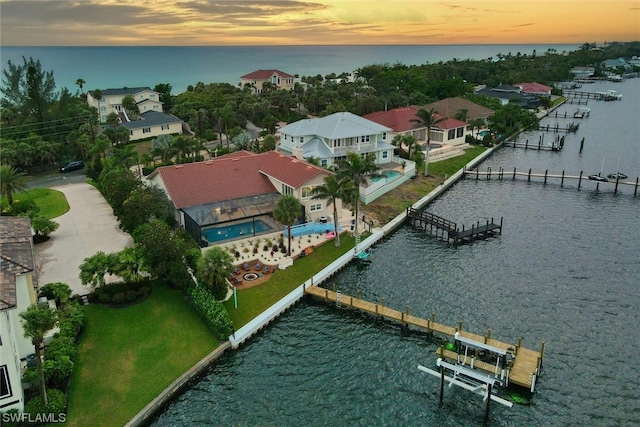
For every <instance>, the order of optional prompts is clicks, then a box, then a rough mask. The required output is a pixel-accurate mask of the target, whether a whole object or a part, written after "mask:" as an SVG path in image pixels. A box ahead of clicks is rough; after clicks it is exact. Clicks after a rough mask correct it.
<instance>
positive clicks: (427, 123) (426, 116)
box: [411, 108, 446, 176]
mask: <svg viewBox="0 0 640 427" xmlns="http://www.w3.org/2000/svg"><path fill="white" fill-rule="evenodd" d="M437 114H438V112H437V111H436V109H435V108H431V109H429V110H425V109H424V108H421V109H419V110H418V111H417V112H416V116H418V118H417V119H412V120H411V121H412V122H416V123H418V124H419V125H421V126H424V127H425V128H427V153H426V155H425V158H424V160H425V161H424V176H429V150H430V149H431V128H432V127H433V126H435V125H437V124H438V123H440V122H441V121H443V120H445V118H446V117H442V116H438V115H437Z"/></svg>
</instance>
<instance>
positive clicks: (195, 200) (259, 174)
mask: <svg viewBox="0 0 640 427" xmlns="http://www.w3.org/2000/svg"><path fill="white" fill-rule="evenodd" d="M326 173H328V171H326V170H325V169H322V168H320V167H318V166H314V165H312V164H309V163H307V162H304V161H302V160H298V159H296V158H294V157H290V156H286V155H284V154H281V153H278V152H276V151H268V152H266V153H260V154H254V153H250V152H248V151H240V152H237V153H232V154H229V155H225V156H220V157H218V158H215V159H211V160H207V161H205V162H197V163H186V164H182V165H176V166H164V167H161V168H158V169H156V170H155V171H154V172H153V173H152V174H151V175H150V176H149V178H150V179H152V178H153V177H154V176H155V175H157V174H159V175H160V177H161V179H162V182H163V183H164V186H165V188H166V189H167V193H168V195H169V198H170V199H171V200H172V202H173V204H174V206H175V208H176V209H182V208H186V207H189V206H197V205H204V204H207V203H212V202H218V201H222V200H231V199H236V198H240V197H248V196H255V195H260V194H267V193H273V192H274V191H278V190H279V189H276V188H274V186H273V185H272V184H271V181H269V179H268V177H272V178H274V179H277V180H279V181H281V182H284V183H285V184H287V185H289V186H291V187H293V188H298V187H300V186H301V185H302V184H304V183H305V182H308V181H310V180H311V179H313V178H314V177H316V176H318V175H320V174H326Z"/></svg>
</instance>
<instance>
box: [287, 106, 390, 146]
mask: <svg viewBox="0 0 640 427" xmlns="http://www.w3.org/2000/svg"><path fill="white" fill-rule="evenodd" d="M391 131H392V129H391V128H389V127H387V126H382V125H380V124H378V123H376V122H374V121H371V120H367V119H365V118H364V117H360V116H357V115H355V114H353V113H349V112H341V113H334V114H331V115H328V116H325V117H320V118H315V119H303V120H298V121H297V122H294V123H291V124H288V125H286V126H285V127H283V128H281V129H280V133H283V134H287V135H292V136H308V135H315V136H320V137H323V138H328V139H340V138H352V137H356V136H361V135H375V134H379V133H383V132H391Z"/></svg>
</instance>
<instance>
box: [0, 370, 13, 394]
mask: <svg viewBox="0 0 640 427" xmlns="http://www.w3.org/2000/svg"><path fill="white" fill-rule="evenodd" d="M11 396H13V393H12V392H11V383H10V382H9V371H8V370H7V365H2V366H0V399H6V398H7V397H11Z"/></svg>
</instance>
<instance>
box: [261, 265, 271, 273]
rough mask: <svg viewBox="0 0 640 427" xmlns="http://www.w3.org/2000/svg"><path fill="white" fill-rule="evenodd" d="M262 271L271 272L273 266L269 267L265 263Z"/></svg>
mask: <svg viewBox="0 0 640 427" xmlns="http://www.w3.org/2000/svg"><path fill="white" fill-rule="evenodd" d="M262 272H263V273H264V274H267V273H271V268H269V266H268V265H265V266H264V267H262Z"/></svg>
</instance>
